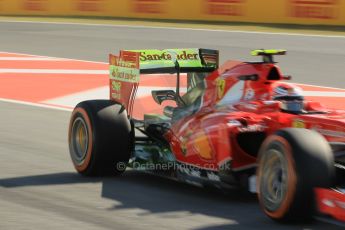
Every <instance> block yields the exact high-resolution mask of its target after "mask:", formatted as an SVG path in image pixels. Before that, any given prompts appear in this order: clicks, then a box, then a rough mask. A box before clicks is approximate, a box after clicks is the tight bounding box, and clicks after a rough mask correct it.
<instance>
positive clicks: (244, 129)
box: [238, 124, 267, 133]
mask: <svg viewBox="0 0 345 230" xmlns="http://www.w3.org/2000/svg"><path fill="white" fill-rule="evenodd" d="M266 128H267V127H266V126H265V125H261V124H255V125H248V126H244V127H238V131H239V132H240V133H247V132H263V131H264V130H265V129H266Z"/></svg>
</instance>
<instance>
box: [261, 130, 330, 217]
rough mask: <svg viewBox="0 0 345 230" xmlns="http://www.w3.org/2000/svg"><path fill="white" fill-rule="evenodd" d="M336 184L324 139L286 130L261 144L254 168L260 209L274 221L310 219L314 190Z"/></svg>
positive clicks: (313, 206) (311, 132) (328, 150)
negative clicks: (255, 168)
mask: <svg viewBox="0 0 345 230" xmlns="http://www.w3.org/2000/svg"><path fill="white" fill-rule="evenodd" d="M334 181H335V167H334V156H333V154H332V150H331V148H330V146H329V144H328V142H327V141H326V140H325V138H324V137H323V136H321V135H320V134H319V133H317V132H315V131H311V130H307V129H297V128H287V129H282V130H279V131H277V132H276V133H275V134H273V135H271V136H269V137H268V138H267V139H266V140H265V141H264V143H263V144H262V146H261V148H260V151H259V157H258V168H257V192H258V199H259V202H260V205H261V208H262V209H263V211H264V212H265V213H266V215H267V216H269V217H270V218H272V219H274V220H277V221H283V222H285V221H305V220H310V219H311V217H312V214H313V212H314V210H315V201H314V192H313V188H315V187H330V186H332V185H333V183H334Z"/></svg>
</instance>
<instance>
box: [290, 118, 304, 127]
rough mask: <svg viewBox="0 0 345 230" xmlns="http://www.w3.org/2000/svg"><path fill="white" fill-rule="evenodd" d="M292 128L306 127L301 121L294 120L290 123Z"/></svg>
mask: <svg viewBox="0 0 345 230" xmlns="http://www.w3.org/2000/svg"><path fill="white" fill-rule="evenodd" d="M292 127H294V128H301V129H304V128H306V125H305V123H304V121H303V120H301V119H295V120H293V121H292Z"/></svg>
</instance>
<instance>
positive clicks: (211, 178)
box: [207, 172, 220, 181]
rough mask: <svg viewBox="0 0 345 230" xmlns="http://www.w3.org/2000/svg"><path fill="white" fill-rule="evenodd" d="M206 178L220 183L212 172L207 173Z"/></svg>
mask: <svg viewBox="0 0 345 230" xmlns="http://www.w3.org/2000/svg"><path fill="white" fill-rule="evenodd" d="M207 178H208V179H209V180H213V181H220V178H219V176H218V175H217V174H215V173H214V172H207Z"/></svg>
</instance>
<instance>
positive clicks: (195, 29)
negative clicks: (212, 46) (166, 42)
mask: <svg viewBox="0 0 345 230" xmlns="http://www.w3.org/2000/svg"><path fill="white" fill-rule="evenodd" d="M0 23H31V24H53V25H54V24H55V25H78V26H98V27H119V28H133V29H141V28H143V29H158V30H162V29H166V30H187V31H207V32H223V33H243V34H265V35H279V36H301V37H324V38H345V36H344V35H321V34H303V33H284V32H280V33H279V32H261V31H245V30H222V29H202V28H193V27H184V28H180V27H165V26H147V25H141V26H139V25H113V24H97V23H81V22H37V21H29V20H28V21H20V20H18V21H16V20H0Z"/></svg>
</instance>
